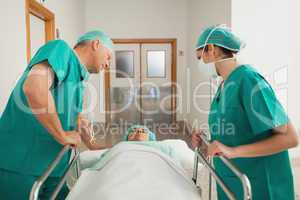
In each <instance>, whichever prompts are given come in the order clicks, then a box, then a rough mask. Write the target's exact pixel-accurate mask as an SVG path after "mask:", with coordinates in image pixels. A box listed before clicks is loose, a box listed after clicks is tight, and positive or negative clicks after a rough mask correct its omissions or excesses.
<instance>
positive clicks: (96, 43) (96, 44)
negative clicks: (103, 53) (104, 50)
mask: <svg viewBox="0 0 300 200" xmlns="http://www.w3.org/2000/svg"><path fill="white" fill-rule="evenodd" d="M100 46H101V43H100V41H99V40H93V41H92V49H93V51H96V50H98V49H99V48H100Z"/></svg>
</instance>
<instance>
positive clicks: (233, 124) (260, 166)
mask: <svg viewBox="0 0 300 200" xmlns="http://www.w3.org/2000/svg"><path fill="white" fill-rule="evenodd" d="M287 123H288V117H287V115H286V113H285V111H284V109H283V107H282V106H281V104H280V103H279V101H278V99H277V98H276V96H275V93H274V91H273V90H272V88H271V86H270V85H269V84H268V82H267V81H266V80H265V79H264V77H263V76H262V75H260V74H259V73H258V72H257V71H255V69H253V68H252V67H251V66H249V65H242V66H239V67H238V68H237V69H235V70H234V71H233V72H232V73H231V74H230V75H229V77H228V78H227V80H225V82H224V85H223V89H221V86H220V87H219V88H218V91H217V93H216V95H215V97H214V99H213V102H212V104H211V108H210V114H209V129H210V132H211V135H212V140H217V141H219V142H221V143H223V144H225V145H228V146H232V147H235V146H239V145H244V144H251V143H255V142H258V141H260V140H264V139H267V138H269V137H271V136H272V129H273V128H275V127H278V126H281V125H284V124H287ZM232 162H233V163H234V164H235V165H236V166H237V167H238V168H239V169H240V170H241V171H242V172H243V173H245V174H246V175H247V176H248V178H249V180H250V182H251V186H252V192H253V199H254V200H267V199H268V200H272V199H274V200H291V199H294V196H295V195H294V186H293V177H292V171H291V166H290V161H289V155H288V152H287V151H283V152H280V153H276V154H273V155H270V156H263V157H256V158H237V159H232ZM214 165H215V167H216V170H217V172H218V173H219V174H220V176H221V177H222V179H223V180H224V182H225V183H226V184H228V186H229V188H231V190H232V191H233V192H234V194H235V195H236V197H237V198H238V199H243V189H242V187H241V182H240V181H239V179H238V178H237V177H236V176H235V175H234V174H233V173H232V172H231V171H230V169H229V168H228V167H227V166H226V165H224V164H223V162H222V161H221V160H220V159H219V158H217V157H215V158H214ZM217 190H218V199H219V200H224V199H228V198H227V197H226V195H225V193H224V192H223V191H222V189H221V188H219V187H218V188H217Z"/></svg>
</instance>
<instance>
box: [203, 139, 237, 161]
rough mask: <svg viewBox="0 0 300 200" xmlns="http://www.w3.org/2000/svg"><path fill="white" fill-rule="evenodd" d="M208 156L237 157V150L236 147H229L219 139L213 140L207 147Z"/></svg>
mask: <svg viewBox="0 0 300 200" xmlns="http://www.w3.org/2000/svg"><path fill="white" fill-rule="evenodd" d="M207 155H208V156H220V155H221V156H225V157H227V158H236V157H238V156H237V151H236V149H235V148H234V147H229V146H226V145H224V144H222V143H221V142H219V141H216V140H215V141H213V142H212V143H211V144H210V145H208V149H207Z"/></svg>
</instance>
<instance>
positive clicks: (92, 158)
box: [79, 149, 108, 170]
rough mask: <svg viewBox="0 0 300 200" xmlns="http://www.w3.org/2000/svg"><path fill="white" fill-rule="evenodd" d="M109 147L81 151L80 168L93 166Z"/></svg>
mask: <svg viewBox="0 0 300 200" xmlns="http://www.w3.org/2000/svg"><path fill="white" fill-rule="evenodd" d="M107 150H108V149H102V150H93V151H91V150H87V151H84V152H82V153H80V159H79V160H80V169H81V170H84V169H86V168H90V167H92V165H94V164H95V163H96V162H97V161H98V160H99V159H100V158H101V157H102V156H103V155H104V153H105V152H106V151H107Z"/></svg>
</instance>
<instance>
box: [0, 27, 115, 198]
mask: <svg viewBox="0 0 300 200" xmlns="http://www.w3.org/2000/svg"><path fill="white" fill-rule="evenodd" d="M112 48H113V43H112V40H111V39H110V38H109V37H108V36H107V35H106V34H104V33H103V32H101V31H91V32H88V33H86V34H84V35H83V36H81V37H80V38H79V39H78V41H77V44H76V45H75V47H74V49H72V48H71V47H70V46H69V45H68V44H67V43H66V42H64V41H63V40H53V41H50V42H48V43H47V44H45V45H44V46H42V47H41V48H40V49H39V50H38V51H37V53H36V54H35V55H34V56H33V58H32V59H31V61H30V63H29V65H28V66H27V68H26V69H25V71H24V73H23V75H22V76H21V78H20V79H19V81H18V82H17V84H16V86H15V88H14V89H13V91H12V94H11V96H10V98H9V100H8V103H7V105H6V108H5V110H4V112H3V113H2V116H1V119H0V158H1V159H0V199H3V200H25V199H28V198H29V194H30V190H31V187H32V185H33V183H34V181H35V180H36V179H37V178H38V177H39V176H41V175H42V174H43V173H44V172H45V170H46V169H47V167H48V166H49V164H50V163H51V162H52V161H53V160H54V159H55V157H56V156H57V154H58V152H59V151H60V150H61V149H62V148H63V146H64V145H74V146H77V145H79V144H80V142H81V136H80V134H79V132H77V131H76V130H78V128H79V127H77V126H78V123H80V121H81V120H83V118H82V115H81V112H82V103H83V92H84V82H85V81H87V79H88V76H89V73H98V72H99V71H100V70H103V69H105V68H107V67H108V64H109V61H110V59H111V56H112ZM12 67H13V66H12ZM83 141H84V142H87V143H88V141H89V140H83ZM87 146H90V145H89V144H87ZM69 159H70V152H68V153H67V154H66V155H65V156H64V158H63V159H62V161H61V162H60V163H59V165H58V166H57V167H56V168H55V170H54V171H53V173H52V174H51V175H50V177H49V178H48V179H47V181H46V182H45V184H44V185H43V186H42V188H41V191H40V194H39V199H49V196H50V195H51V194H52V192H53V191H54V188H55V187H56V186H57V184H58V182H59V180H60V177H61V176H62V174H63V172H64V170H65V168H66V166H67V164H68V162H69ZM67 194H68V189H67V187H66V186H64V187H63V189H62V191H61V192H60V194H59V195H58V197H57V199H65V197H66V195H67Z"/></svg>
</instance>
